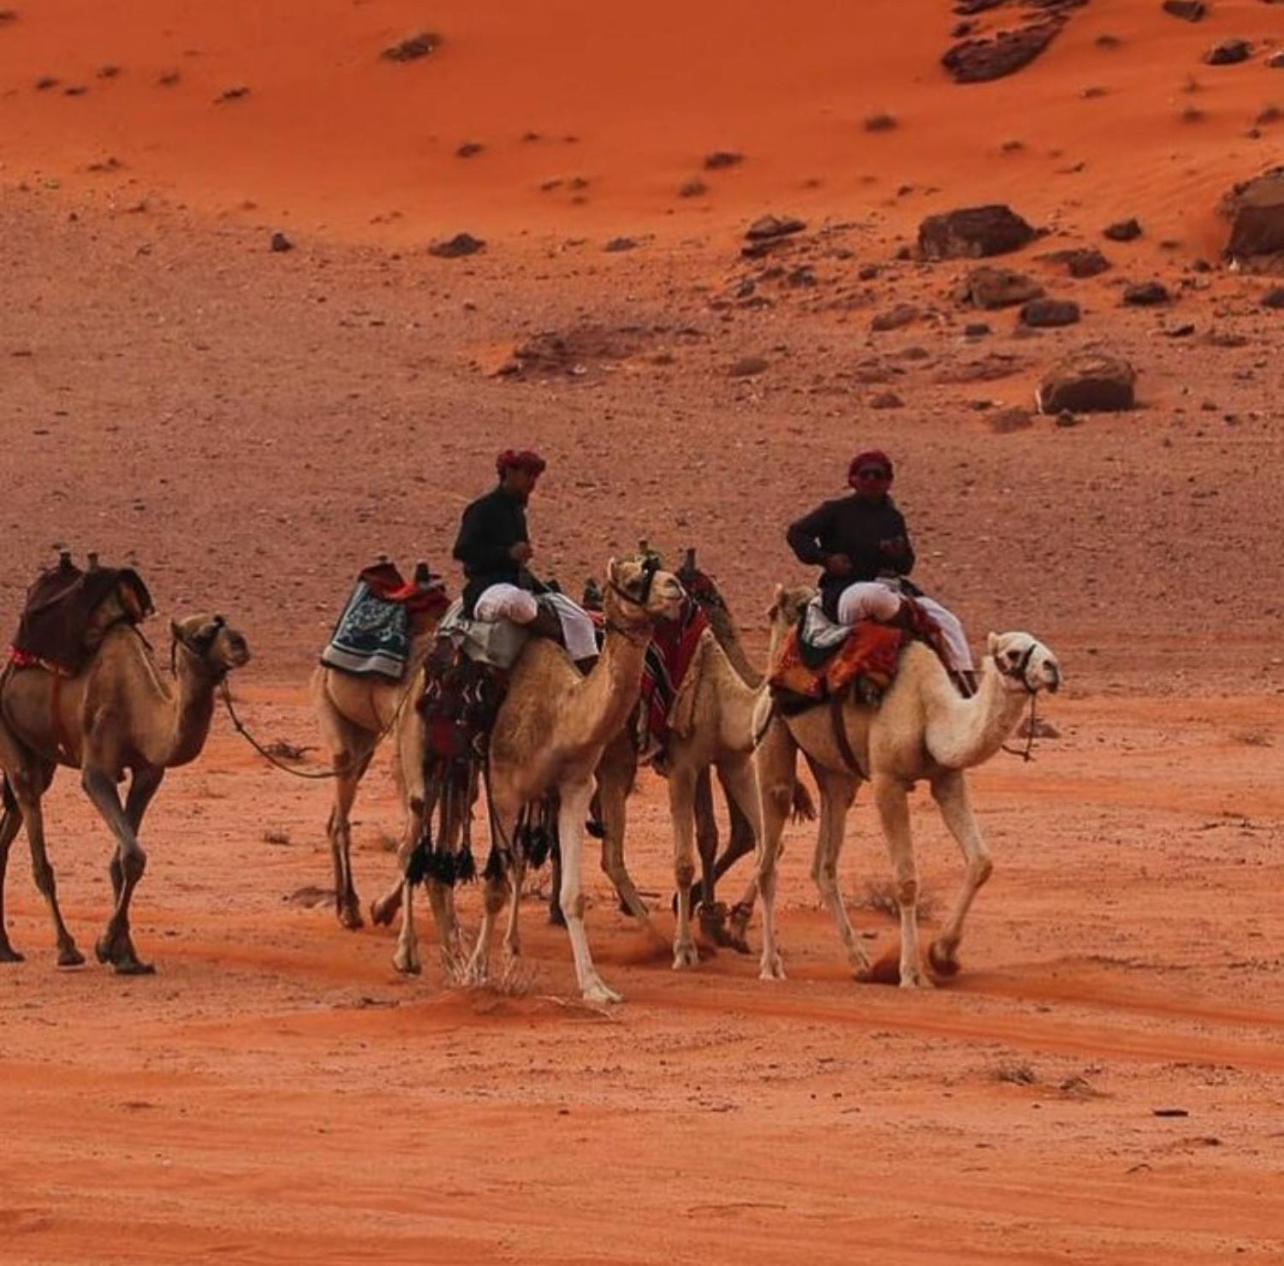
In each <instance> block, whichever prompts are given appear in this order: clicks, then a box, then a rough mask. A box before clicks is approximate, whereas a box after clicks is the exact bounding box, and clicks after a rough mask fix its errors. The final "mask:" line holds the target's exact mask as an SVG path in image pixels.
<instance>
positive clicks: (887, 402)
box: [869, 391, 905, 409]
mask: <svg viewBox="0 0 1284 1266" xmlns="http://www.w3.org/2000/svg"><path fill="white" fill-rule="evenodd" d="M869 407H870V408H871V409H903V408H904V407H905V401H904V400H902V399H901V398H900V396H898V395H897V394H896V392H894V391H880V392H879V393H878V395H876V396H875V397H874V398H873V399H872V400H871V401H870V402H869Z"/></svg>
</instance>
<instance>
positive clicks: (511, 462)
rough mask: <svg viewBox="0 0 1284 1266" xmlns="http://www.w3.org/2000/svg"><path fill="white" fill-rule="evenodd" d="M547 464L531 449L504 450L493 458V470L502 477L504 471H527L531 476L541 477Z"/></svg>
mask: <svg viewBox="0 0 1284 1266" xmlns="http://www.w3.org/2000/svg"><path fill="white" fill-rule="evenodd" d="M546 465H547V463H546V462H545V461H544V459H543V458H542V457H541V456H540V455H539V454H538V453H537V452H535V451H534V450H533V449H529V448H523V449H520V450H518V449H515V448H506V449H505V450H504V451H503V452H502V453H500V455H499V456H498V457H496V458H495V469H496V470H497V471H499V474H500V477H501V478H502V477H503V474H504V471H506V470H529V471H530V472H531V474H532V475H542V474H543V473H544V467H545V466H546Z"/></svg>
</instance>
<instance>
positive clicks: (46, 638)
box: [11, 553, 154, 677]
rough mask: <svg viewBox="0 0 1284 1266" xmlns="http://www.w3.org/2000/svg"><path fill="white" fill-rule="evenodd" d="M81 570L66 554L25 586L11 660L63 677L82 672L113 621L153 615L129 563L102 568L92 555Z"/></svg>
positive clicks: (144, 589)
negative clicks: (23, 600)
mask: <svg viewBox="0 0 1284 1266" xmlns="http://www.w3.org/2000/svg"><path fill="white" fill-rule="evenodd" d="M90 563H91V565H90V567H89V568H88V569H87V570H85V571H82V570H81V569H80V568H79V567H77V566H76V565H75V563H73V562H72V561H71V555H70V554H66V553H64V554H63V555H62V558H61V559H60V560H59V563H58V565H57V566H56V567H50V568H47V569H46V570H45V571H42V572H41V573H40V575H39V576H37V577H36V580H35V582H34V583H33V584H32V585H31V587H30V588H29V589H28V590H27V599H26V603H25V605H24V607H23V611H22V616H21V617H20V619H19V620H18V631H17V634H16V635H15V636H14V639H13V648H12V652H11V658H12V660H13V661H14V662H15V663H16V664H18V665H19V666H20V667H26V666H29V665H33V664H34V665H39V666H40V667H43V668H47V669H48V670H49V671H51V672H54V673H57V674H59V675H60V676H65V677H74V676H76V675H77V674H78V673H80V672H81V671H82V670H83V669H84V668H85V666H86V665H87V664H88V663H89V661H90V660H91V659H92V658H93V656H94V652H95V651H97V649H98V646H99V644H100V643H101V641H102V638H103V634H104V633H106V632H107V630H108V629H109V628H111V627H112V626H114V625H116V624H119V623H122V622H128V623H130V624H137V623H139V622H140V621H142V620H144V619H145V618H146V617H147V616H149V615H151V614H152V611H153V609H154V608H153V607H152V598H151V594H150V593H148V591H147V586H146V585H145V584H144V583H143V580H142V577H141V576H139V574H138V573H137V572H136V571H134V570H133V568H131V567H99V566H97V565H96V564H95V563H94V560H93V558H92V556H91V559H90Z"/></svg>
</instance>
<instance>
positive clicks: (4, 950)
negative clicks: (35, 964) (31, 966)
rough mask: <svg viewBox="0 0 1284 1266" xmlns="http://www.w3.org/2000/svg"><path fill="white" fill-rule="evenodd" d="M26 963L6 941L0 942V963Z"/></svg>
mask: <svg viewBox="0 0 1284 1266" xmlns="http://www.w3.org/2000/svg"><path fill="white" fill-rule="evenodd" d="M26 961H27V960H26V959H25V958H24V957H23V956H22V955H21V954H19V953H18V951H17V950H16V949H14V948H13V946H12V945H10V944H9V942H8V941H0V963H25V962H26Z"/></svg>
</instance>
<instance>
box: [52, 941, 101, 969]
mask: <svg viewBox="0 0 1284 1266" xmlns="http://www.w3.org/2000/svg"><path fill="white" fill-rule="evenodd" d="M99 961H100V962H106V959H100V960H99ZM84 963H85V956H84V955H83V954H82V953H81V952H80V951H79V950H78V949H77V948H76V947H75V946H74V945H67V946H64V947H63V948H62V949H60V950H59V951H58V966H59V967H83V966H84Z"/></svg>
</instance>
